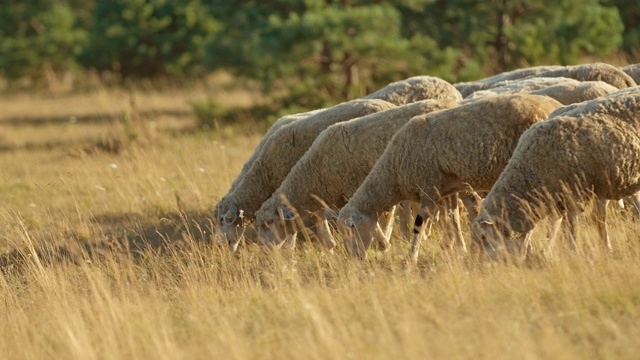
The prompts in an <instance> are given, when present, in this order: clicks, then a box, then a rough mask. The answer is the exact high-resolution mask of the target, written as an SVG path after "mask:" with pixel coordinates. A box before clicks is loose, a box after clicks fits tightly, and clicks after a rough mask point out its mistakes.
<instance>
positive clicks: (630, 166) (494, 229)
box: [472, 90, 640, 256]
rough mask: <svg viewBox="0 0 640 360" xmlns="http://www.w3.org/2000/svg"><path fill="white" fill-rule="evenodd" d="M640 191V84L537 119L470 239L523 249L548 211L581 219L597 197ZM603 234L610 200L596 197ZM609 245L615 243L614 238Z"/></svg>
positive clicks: (487, 246)
mask: <svg viewBox="0 0 640 360" xmlns="http://www.w3.org/2000/svg"><path fill="white" fill-rule="evenodd" d="M638 190H640V91H638V90H636V91H624V92H620V93H613V94H610V95H607V96H603V97H600V98H597V99H594V100H591V101H588V102H584V103H581V104H579V106H577V107H574V108H572V109H569V110H566V111H564V112H560V113H559V114H558V115H556V116H553V117H550V118H549V119H548V120H547V121H545V122H542V123H539V124H535V125H533V126H532V127H531V128H530V129H529V130H527V131H525V133H524V134H523V135H522V137H521V138H520V141H519V142H518V145H517V147H516V149H515V151H514V153H513V157H512V158H511V160H510V161H509V164H508V165H507V166H506V168H505V169H504V171H503V173H502V174H501V175H500V177H499V179H498V180H497V181H496V183H495V185H494V186H493V187H492V189H491V191H490V192H489V194H488V195H487V197H486V198H485V199H484V200H483V202H482V210H481V212H480V214H479V215H478V216H477V217H476V219H474V221H473V224H472V238H473V240H474V243H475V244H478V245H480V246H481V247H482V248H483V249H484V250H485V251H486V252H487V253H488V254H489V255H491V256H494V255H496V254H497V253H500V252H501V251H502V250H507V251H508V252H510V253H513V252H519V251H520V249H521V243H522V242H523V241H522V239H524V241H525V243H526V241H527V240H528V236H529V233H530V231H531V230H532V229H533V227H534V226H535V224H536V223H537V222H538V221H539V220H540V219H542V218H543V217H545V216H547V215H549V214H553V213H554V212H555V213H558V212H559V213H561V214H563V215H568V217H569V218H568V220H569V227H570V229H571V235H572V238H571V240H572V243H571V248H575V238H576V231H575V218H576V216H577V214H578V213H579V212H580V211H582V208H583V205H584V204H585V203H586V202H587V201H588V200H589V199H591V198H592V197H595V198H596V199H599V200H608V199H620V198H623V197H627V196H631V195H633V194H635V193H637V192H638ZM595 207H596V212H597V213H599V215H598V216H599V217H600V220H599V221H597V222H596V223H597V224H598V226H599V230H600V233H601V236H602V234H603V232H604V233H606V218H605V216H606V213H605V211H606V202H603V201H597V202H596V204H595ZM604 240H605V247H607V249H610V248H611V244H610V242H609V241H608V238H606V237H605V238H604Z"/></svg>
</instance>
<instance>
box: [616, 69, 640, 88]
mask: <svg viewBox="0 0 640 360" xmlns="http://www.w3.org/2000/svg"><path fill="white" fill-rule="evenodd" d="M620 70H622V71H624V72H625V73H627V75H629V76H631V78H632V79H633V80H634V81H635V82H636V84H638V85H640V64H631V65H627V66H623V67H621V68H620Z"/></svg>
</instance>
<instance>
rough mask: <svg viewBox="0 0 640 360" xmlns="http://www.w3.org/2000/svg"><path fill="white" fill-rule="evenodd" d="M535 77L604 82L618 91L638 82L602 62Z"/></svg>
mask: <svg viewBox="0 0 640 360" xmlns="http://www.w3.org/2000/svg"><path fill="white" fill-rule="evenodd" d="M533 76H535V77H560V76H561V77H567V78H572V79H576V80H579V81H604V82H606V83H607V84H609V85H613V86H615V87H616V88H618V89H624V88H628V87H633V86H636V85H637V84H636V82H635V81H634V80H633V78H631V77H630V76H629V75H627V73H625V72H624V71H622V70H620V69H619V68H617V67H615V66H613V65H610V64H606V63H601V62H596V63H592V64H582V65H573V66H564V67H562V68H560V69H554V70H549V71H543V72H541V73H539V74H536V75H533Z"/></svg>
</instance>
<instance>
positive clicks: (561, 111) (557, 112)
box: [549, 86, 640, 118]
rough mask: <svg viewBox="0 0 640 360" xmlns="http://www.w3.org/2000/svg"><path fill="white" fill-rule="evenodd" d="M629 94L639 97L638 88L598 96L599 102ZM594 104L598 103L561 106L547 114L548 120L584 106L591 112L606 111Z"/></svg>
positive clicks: (639, 89) (588, 102)
mask: <svg viewBox="0 0 640 360" xmlns="http://www.w3.org/2000/svg"><path fill="white" fill-rule="evenodd" d="M629 94H635V95H640V86H634V87H629V88H625V89H620V90H616V91H614V92H611V93H609V94H607V95H603V96H600V98H601V100H605V99H606V98H613V97H619V96H622V95H629ZM594 100H595V99H594ZM596 104H599V103H598V102H591V101H590V100H585V101H582V102H579V103H575V104H570V105H566V106H563V107H561V108H558V109H556V110H554V111H553V112H552V113H551V114H549V118H552V117H556V116H560V115H565V114H567V115H569V114H570V113H569V112H570V111H573V110H574V109H578V108H581V107H583V106H585V105H586V106H587V107H588V108H591V111H595V110H597V109H599V110H600V111H608V110H607V109H606V108H604V107H601V106H597V105H596ZM594 106H595V108H593V107H594ZM584 111H585V109H580V110H578V112H584Z"/></svg>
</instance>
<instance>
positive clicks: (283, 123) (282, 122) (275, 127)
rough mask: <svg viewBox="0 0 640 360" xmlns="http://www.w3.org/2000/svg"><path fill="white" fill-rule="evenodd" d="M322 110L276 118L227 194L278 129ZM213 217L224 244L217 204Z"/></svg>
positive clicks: (215, 229) (216, 231)
mask: <svg viewBox="0 0 640 360" xmlns="http://www.w3.org/2000/svg"><path fill="white" fill-rule="evenodd" d="M322 110H324V109H319V110H312V111H308V112H304V113H298V114H291V115H286V116H283V117H281V118H279V119H278V120H276V121H275V122H274V123H273V125H271V127H270V128H269V130H267V132H266V133H265V134H264V136H263V137H262V139H260V142H259V143H258V145H257V146H256V148H255V149H254V151H253V153H252V154H251V156H250V157H249V159H248V160H247V161H246V162H245V163H244V165H243V166H242V169H241V170H240V173H239V174H238V176H236V178H235V179H234V180H233V182H232V183H231V186H230V188H229V191H227V194H229V193H231V192H233V191H234V190H235V188H236V186H238V183H239V182H240V180H241V179H242V178H243V177H244V175H245V174H246V173H247V171H248V170H249V169H250V168H251V166H253V163H254V162H255V160H256V158H257V157H258V155H259V154H260V152H262V148H263V147H264V145H265V144H266V142H267V140H268V139H269V138H270V137H271V135H273V134H274V133H275V132H276V131H278V130H279V129H280V128H281V127H283V126H286V125H288V124H291V123H293V122H295V121H298V120H300V119H304V118H306V117H308V116H311V115H314V114H317V113H318V112H320V111H322ZM221 201H222V200H221ZM213 219H214V224H215V225H216V226H214V231H215V237H216V238H217V239H218V241H219V242H220V243H221V244H224V242H226V239H221V237H222V238H224V237H225V236H224V234H223V233H220V229H221V227H220V225H221V224H220V223H218V221H217V220H219V214H218V207H217V206H215V207H214V210H213ZM233 245H235V246H237V242H233Z"/></svg>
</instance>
